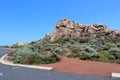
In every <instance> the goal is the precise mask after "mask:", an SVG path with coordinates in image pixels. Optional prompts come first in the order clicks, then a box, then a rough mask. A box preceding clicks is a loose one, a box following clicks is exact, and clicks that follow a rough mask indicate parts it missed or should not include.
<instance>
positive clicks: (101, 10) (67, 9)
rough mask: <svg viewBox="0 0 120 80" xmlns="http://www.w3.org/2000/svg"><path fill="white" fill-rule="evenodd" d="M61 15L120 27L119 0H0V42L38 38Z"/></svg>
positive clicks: (91, 22) (0, 43)
mask: <svg viewBox="0 0 120 80" xmlns="http://www.w3.org/2000/svg"><path fill="white" fill-rule="evenodd" d="M63 18H69V19H70V20H72V21H76V22H79V23H83V24H93V23H102V24H106V25H107V26H108V27H110V28H112V29H118V30H120V0H0V45H11V44H14V43H16V42H23V41H29V42H30V41H35V40H39V39H41V38H43V37H44V36H45V34H46V33H52V31H53V30H54V29H55V25H56V22H57V21H59V20H60V19H63Z"/></svg>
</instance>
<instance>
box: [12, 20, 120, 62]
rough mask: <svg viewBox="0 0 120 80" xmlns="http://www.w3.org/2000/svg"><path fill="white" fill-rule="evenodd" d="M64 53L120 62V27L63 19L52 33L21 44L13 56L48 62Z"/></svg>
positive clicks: (64, 54)
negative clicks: (84, 23)
mask: <svg viewBox="0 0 120 80" xmlns="http://www.w3.org/2000/svg"><path fill="white" fill-rule="evenodd" d="M60 55H62V56H67V57H70V58H71V57H72V58H79V59H83V60H95V61H105V62H115V63H120V31H118V30H111V29H109V28H108V27H107V26H106V25H102V24H91V25H83V24H79V23H75V22H74V21H69V20H68V19H63V20H60V21H59V22H58V23H57V25H56V29H55V30H54V32H53V33H52V34H47V35H46V36H45V38H44V39H41V40H38V41H35V42H31V43H30V44H28V45H26V46H24V47H21V48H18V49H17V50H16V52H15V53H14V57H13V60H14V62H15V63H23V64H38V63H41V64H48V63H54V62H58V61H60ZM12 56H13V54H12Z"/></svg>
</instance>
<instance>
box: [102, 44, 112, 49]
mask: <svg viewBox="0 0 120 80" xmlns="http://www.w3.org/2000/svg"><path fill="white" fill-rule="evenodd" d="M110 48H111V47H110V45H105V46H104V47H103V50H109V49H110Z"/></svg>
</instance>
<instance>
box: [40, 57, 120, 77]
mask: <svg viewBox="0 0 120 80" xmlns="http://www.w3.org/2000/svg"><path fill="white" fill-rule="evenodd" d="M38 66H41V65H38ZM42 66H47V67H54V69H53V71H59V72H69V73H76V74H86V75H94V76H102V77H110V76H111V73H112V72H116V73H120V65H119V64H115V63H105V62H95V61H84V60H78V59H75V58H67V57H62V60H61V61H60V62H58V63H53V64H45V65H42Z"/></svg>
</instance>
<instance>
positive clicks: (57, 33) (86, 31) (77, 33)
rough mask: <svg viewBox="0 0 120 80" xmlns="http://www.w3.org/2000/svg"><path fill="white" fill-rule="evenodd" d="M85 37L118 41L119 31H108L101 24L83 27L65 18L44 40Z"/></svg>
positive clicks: (119, 37)
mask: <svg viewBox="0 0 120 80" xmlns="http://www.w3.org/2000/svg"><path fill="white" fill-rule="evenodd" d="M85 36H93V37H98V36H100V37H103V38H105V37H107V38H109V39H115V40H120V31H118V30H112V29H109V28H108V27H107V26H106V25H103V24H90V25H84V24H80V23H76V22H74V21H70V20H69V19H67V18H65V19H63V20H60V21H59V22H58V23H57V25H56V29H55V30H54V32H53V33H52V34H46V37H45V38H47V39H49V40H51V41H55V40H58V39H60V38H79V37H85Z"/></svg>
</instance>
